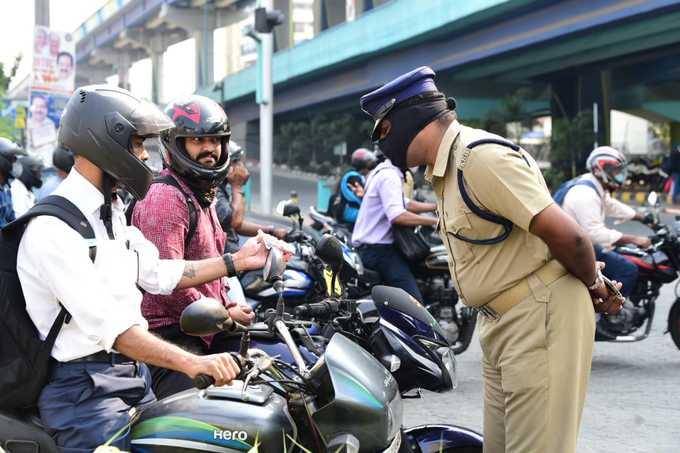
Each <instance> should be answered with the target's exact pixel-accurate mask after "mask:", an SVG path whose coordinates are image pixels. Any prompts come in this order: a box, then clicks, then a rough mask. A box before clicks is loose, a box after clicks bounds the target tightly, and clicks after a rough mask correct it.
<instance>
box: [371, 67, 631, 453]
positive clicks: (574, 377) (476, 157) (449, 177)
mask: <svg viewBox="0 0 680 453" xmlns="http://www.w3.org/2000/svg"><path fill="white" fill-rule="evenodd" d="M361 107H362V109H363V110H364V111H365V112H366V113H368V114H369V115H371V116H372V117H373V119H374V120H375V127H374V130H373V140H374V141H377V142H378V144H379V146H380V148H381V149H382V150H383V152H384V153H385V154H386V155H387V156H388V157H389V158H390V159H391V160H392V162H393V163H394V164H395V165H397V166H398V167H401V168H406V167H410V166H414V165H422V164H426V165H427V166H428V170H427V175H428V178H429V179H430V180H431V182H432V185H433V187H434V190H435V193H436V195H437V198H438V202H437V205H438V206H437V208H438V211H439V216H440V227H441V228H440V229H441V231H440V233H441V236H442V240H443V242H444V244H445V245H446V247H447V249H448V253H449V256H450V257H451V260H450V271H451V275H452V276H453V278H454V280H455V282H456V286H457V290H458V292H459V294H460V297H461V299H462V301H463V302H464V303H465V304H466V305H468V306H472V307H475V308H477V309H478V312H479V316H478V328H479V336H480V343H481V347H482V353H483V354H482V355H483V357H482V369H483V377H484V451H485V452H486V453H497V452H507V453H510V452H512V453H529V452H541V453H547V452H550V453H559V452H565V453H566V452H574V451H575V449H576V440H577V436H578V428H579V423H580V418H581V412H582V409H583V403H584V400H585V394H586V387H587V383H588V379H589V376H590V365H591V358H592V351H593V339H594V328H595V319H594V310H593V307H595V311H603V312H605V311H608V312H610V313H614V312H617V311H618V310H619V309H620V306H621V304H622V303H623V300H622V299H620V298H618V297H616V296H614V295H611V294H610V293H609V291H608V290H607V289H606V286H605V285H604V282H603V281H602V279H601V277H600V274H599V271H598V270H597V267H598V266H596V263H595V257H594V255H593V250H592V244H591V243H590V241H589V239H588V236H587V235H586V234H585V233H584V232H583V231H582V230H581V229H580V227H579V226H578V225H577V224H576V223H575V222H574V221H573V220H571V218H570V217H569V216H568V215H566V214H565V213H564V212H563V211H562V210H561V209H560V208H559V207H557V206H556V205H555V204H554V203H553V200H552V198H551V196H550V193H549V192H548V188H547V186H546V184H545V181H544V179H543V176H542V175H541V172H540V170H539V168H538V165H537V164H536V162H535V161H534V159H533V158H532V157H531V156H530V155H529V154H528V153H526V152H525V151H524V150H522V149H521V148H519V147H518V146H516V145H514V144H512V143H510V142H508V141H506V140H504V139H503V138H501V137H499V136H497V135H493V134H490V133H488V132H486V131H483V130H477V129H472V128H469V127H466V126H463V125H461V124H460V123H459V122H458V121H457V120H456V114H455V101H454V100H453V99H451V98H449V99H447V98H446V97H445V96H444V95H443V94H442V93H440V92H439V91H438V90H437V87H436V86H435V83H434V72H433V71H432V69H430V68H428V67H421V68H417V69H415V70H413V71H411V72H409V73H406V74H404V75H402V76H400V77H398V78H397V79H395V80H393V81H391V82H389V83H387V84H386V85H384V86H382V87H380V88H379V89H377V90H375V91H373V92H371V93H368V94H366V95H364V96H363V97H362V98H361ZM619 286H620V285H619ZM591 302H592V303H591Z"/></svg>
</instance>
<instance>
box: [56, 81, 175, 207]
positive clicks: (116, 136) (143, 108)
mask: <svg viewBox="0 0 680 453" xmlns="http://www.w3.org/2000/svg"><path fill="white" fill-rule="evenodd" d="M172 127H174V124H173V122H172V121H171V120H170V118H168V117H167V116H166V115H165V114H164V113H163V112H162V111H161V110H160V109H158V107H156V106H155V105H154V104H152V103H150V102H148V101H144V100H142V99H140V98H138V97H137V96H135V95H134V94H132V93H130V92H129V91H127V90H123V89H121V88H117V87H113V86H109V85H89V86H84V87H81V88H78V89H77V90H76V91H75V92H74V93H73V95H72V96H71V98H70V99H69V101H68V103H67V104H66V109H65V110H64V114H63V116H62V118H61V127H60V128H59V139H58V143H59V146H62V147H65V148H67V149H70V150H71V151H72V152H73V153H74V154H75V155H77V156H82V157H84V158H86V159H87V160H89V161H90V162H92V163H93V164H95V165H96V166H97V167H99V168H100V169H101V170H102V171H103V172H104V173H105V174H107V175H109V176H110V177H111V178H112V179H113V180H114V181H117V182H118V183H119V184H120V185H122V186H124V187H125V188H126V189H127V190H128V191H129V192H130V193H131V194H132V195H133V196H134V197H135V198H137V199H142V198H144V196H145V195H146V192H147V191H148V190H149V186H150V185H151V180H152V179H153V173H152V171H151V169H150V168H149V167H147V166H146V165H145V164H144V162H142V161H141V160H140V159H138V158H137V157H136V156H135V155H134V153H133V152H132V137H133V136H134V135H138V136H142V137H147V136H157V135H159V134H160V133H161V132H162V131H165V130H167V129H171V128H172Z"/></svg>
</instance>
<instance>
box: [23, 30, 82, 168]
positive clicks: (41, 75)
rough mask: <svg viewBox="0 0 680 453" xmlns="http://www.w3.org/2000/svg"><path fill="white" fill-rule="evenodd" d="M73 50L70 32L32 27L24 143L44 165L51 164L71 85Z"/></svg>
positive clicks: (72, 78)
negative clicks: (29, 79) (30, 68)
mask: <svg viewBox="0 0 680 453" xmlns="http://www.w3.org/2000/svg"><path fill="white" fill-rule="evenodd" d="M75 49H76V46H75V39H74V38H73V36H72V35H71V33H64V32H58V31H54V30H50V29H49V28H47V27H41V26H36V27H35V34H34V39H33V67H32V72H31V90H30V96H29V101H28V120H27V122H26V146H27V150H28V152H29V153H30V154H31V155H34V156H36V157H39V158H40V159H41V160H42V161H43V163H44V164H45V166H46V167H50V166H52V151H53V150H54V147H55V146H56V144H57V130H58V128H59V121H60V118H61V114H62V112H63V110H64V106H65V105H66V101H68V98H69V97H70V96H71V93H72V92H73V89H74V85H75Z"/></svg>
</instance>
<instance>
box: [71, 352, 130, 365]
mask: <svg viewBox="0 0 680 453" xmlns="http://www.w3.org/2000/svg"><path fill="white" fill-rule="evenodd" d="M67 363H110V364H111V365H116V364H130V363H136V360H135V359H131V358H130V357H128V356H126V355H123V354H118V353H117V352H111V353H109V352H106V351H99V352H95V353H94V354H90V355H86V356H85V357H80V358H77V359H73V360H69V361H68V362H67Z"/></svg>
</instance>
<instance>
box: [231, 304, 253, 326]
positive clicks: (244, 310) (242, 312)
mask: <svg viewBox="0 0 680 453" xmlns="http://www.w3.org/2000/svg"><path fill="white" fill-rule="evenodd" d="M228 311H229V317H230V318H231V319H232V320H234V321H236V322H237V323H239V324H243V325H244V326H248V325H250V323H252V322H253V319H255V313H253V309H252V308H250V305H241V304H237V305H234V306H233V307H231V308H229V310H228Z"/></svg>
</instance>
